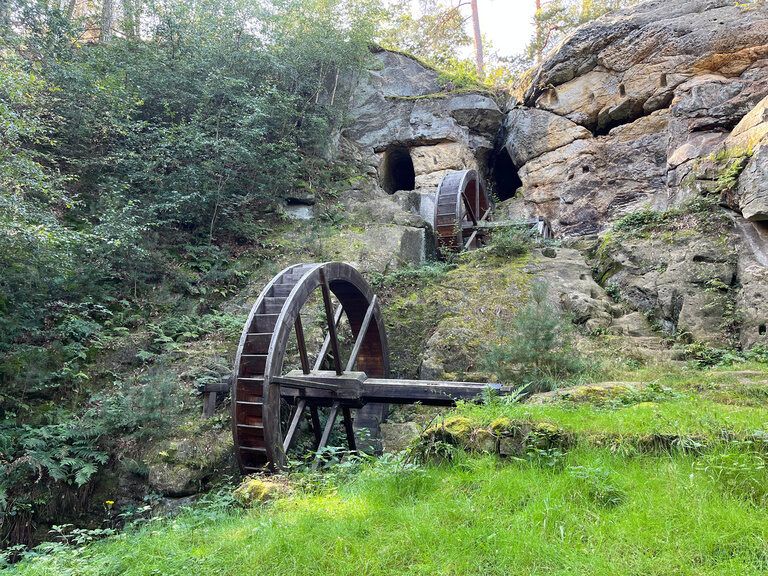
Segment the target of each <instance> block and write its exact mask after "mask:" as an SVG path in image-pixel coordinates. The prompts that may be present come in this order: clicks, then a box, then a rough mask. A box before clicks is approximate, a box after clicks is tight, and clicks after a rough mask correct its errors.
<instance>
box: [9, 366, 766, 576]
mask: <svg viewBox="0 0 768 576" xmlns="http://www.w3.org/2000/svg"><path fill="white" fill-rule="evenodd" d="M711 374H713V373H704V372H701V373H700V374H699V375H698V376H696V377H695V378H693V379H687V377H679V376H675V377H670V378H667V379H665V380H662V384H663V386H662V387H661V388H658V387H657V391H656V392H654V394H656V397H654V398H652V399H651V400H648V399H647V398H646V397H637V398H636V400H637V401H636V402H632V401H626V402H625V401H624V400H622V401H620V402H612V403H610V404H608V405H604V404H603V405H595V404H592V403H589V402H586V403H585V402H579V403H577V402H568V401H560V402H556V403H553V404H549V405H544V406H528V405H518V404H513V405H504V404H498V405H496V404H493V405H489V406H480V407H476V406H468V405H465V406H461V407H459V409H458V412H459V414H460V415H462V416H467V417H469V418H470V419H472V421H473V422H475V423H477V424H478V425H487V424H488V423H489V422H490V421H492V419H494V418H497V417H499V416H502V415H503V416H507V417H510V418H514V419H518V420H525V419H529V420H531V421H539V420H546V421H548V422H552V423H554V424H556V425H557V426H558V427H560V428H562V429H565V430H568V431H570V432H571V433H573V435H574V436H575V438H576V442H575V443H574V444H573V446H572V447H571V449H569V450H567V451H566V452H565V453H560V452H552V453H550V454H547V455H545V456H546V457H541V455H540V454H538V455H537V454H534V455H532V457H530V458H506V459H502V458H499V457H498V456H492V455H482V454H468V453H465V452H463V451H457V452H456V454H455V456H454V458H453V460H451V461H444V462H442V463H432V464H425V465H416V464H413V463H408V462H405V463H404V462H403V461H402V460H396V459H385V460H382V461H378V462H372V463H367V464H364V465H361V466H359V467H355V466H352V465H345V464H340V465H338V466H337V467H336V469H335V470H333V471H332V472H331V473H326V474H325V475H319V476H306V475H300V474H299V475H295V476H294V477H293V479H291V478H289V479H288V480H289V481H290V482H292V484H293V492H292V494H291V495H290V496H287V497H282V498H279V499H277V500H275V501H273V502H272V503H269V504H265V505H261V506H260V507H257V508H254V509H251V510H242V509H239V508H236V507H232V506H223V505H221V504H222V502H221V501H217V500H216V499H213V503H214V504H208V505H207V506H200V507H197V508H193V509H189V510H187V511H186V512H184V513H182V514H181V515H180V516H177V517H176V518H174V519H169V520H163V521H159V522H155V523H151V524H149V525H146V526H143V527H139V528H134V529H131V530H129V531H127V532H125V533H123V534H120V535H117V536H115V537H111V538H108V539H105V540H102V541H100V542H95V543H92V544H90V545H87V546H84V547H81V548H67V549H65V550H63V551H60V552H57V553H55V554H53V555H48V556H44V557H40V558H36V559H32V560H28V561H26V562H22V563H20V564H17V565H15V566H12V567H10V568H9V569H8V570H9V573H10V574H19V575H25V576H31V575H42V574H46V575H49V574H50V575H57V576H59V575H62V576H63V575H67V574H73V575H75V574H76V575H92V574H93V575H96V574H99V575H117V574H126V575H128V574H130V575H150V574H162V575H176V574H178V575H184V576H190V575H192V574H201V575H202V574H205V575H209V574H210V575H212V574H222V575H232V576H235V575H252V574H259V575H275V576H277V575H280V576H283V575H285V576H288V575H297V576H298V575H313V576H318V575H329V576H330V575H334V576H337V575H338V576H340V575H350V576H365V575H380V574H383V575H400V574H414V575H424V576H426V575H429V576H435V575H456V576H471V575H511V574H521V575H522V574H525V575H531V574H542V575H545V574H546V575H558V574H562V575H566V574H568V575H572V574H595V575H598V574H600V575H602V574H605V575H610V576H616V575H630V574H637V575H649V574H659V575H665V576H666V575H671V574H681V575H682V574H702V575H704V574H706V575H714V574H734V575H737V574H738V575H747V574H765V573H766V571H768V472H767V471H766V462H767V461H768V456H766V453H767V451H766V445H765V444H764V443H763V442H761V441H759V440H755V438H759V437H760V434H761V432H760V431H762V433H764V432H765V431H766V429H768V409H767V408H766V406H765V405H764V404H763V403H764V402H765V400H761V399H760V394H749V393H748V394H746V396H745V395H744V394H743V391H744V389H745V386H746V388H749V387H750V386H752V385H754V386H758V385H759V384H757V383H754V382H752V380H755V379H754V378H753V379H750V378H747V380H749V381H748V382H746V384H745V382H744V378H742V377H741V376H738V377H736V376H733V375H727V374H724V375H722V377H716V378H714V384H712V385H711V386H710V385H707V387H706V388H707V390H710V391H716V392H717V394H716V395H715V396H710V395H709V394H708V393H704V392H702V391H701V390H698V391H697V390H696V389H695V388H696V386H698V384H697V382H699V381H701V380H702V379H704V380H706V379H710V380H712V378H711ZM748 376H749V375H748ZM667 385H669V387H670V388H671V390H665V389H664V388H667V387H668V386H667ZM736 388H738V390H739V391H738V392H737V393H734V395H732V396H730V397H731V398H732V399H734V401H733V402H732V403H727V399H728V398H729V396H728V394H727V391H728V390H729V389H734V390H735V389H736ZM723 391H725V392H723ZM744 398H746V399H747V400H748V401H746V400H745V401H742V400H743V399H744ZM755 398H757V400H755ZM723 430H730V431H732V432H734V434H733V435H732V436H731V437H730V438H729V437H728V435H725V436H723V434H721V432H722V431H723ZM670 431H672V432H675V433H678V434H682V433H685V434H690V435H694V436H704V435H709V436H712V437H713V438H714V437H715V436H717V440H716V441H715V440H713V442H712V443H711V444H710V445H708V446H707V447H706V448H704V449H701V450H693V451H689V450H669V451H664V450H660V451H655V452H648V453H641V452H638V453H627V452H623V451H617V450H615V449H614V448H613V447H611V446H608V445H601V444H600V443H599V442H595V441H594V440H595V438H597V437H599V436H600V435H601V434H602V435H607V436H611V435H615V434H625V433H626V434H656V433H669V432H670ZM739 438H741V439H739ZM217 502H218V504H219V505H216V503H217Z"/></svg>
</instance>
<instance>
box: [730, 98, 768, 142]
mask: <svg viewBox="0 0 768 576" xmlns="http://www.w3.org/2000/svg"><path fill="white" fill-rule="evenodd" d="M766 140H768V96H767V97H765V98H763V99H762V100H761V101H760V102H759V103H758V104H757V106H755V107H754V108H753V109H752V110H751V111H750V112H749V113H748V114H747V115H746V116H744V118H742V119H741V121H740V122H739V123H738V124H737V125H736V127H735V128H734V129H733V131H731V134H730V135H729V136H728V139H727V140H726V143H725V144H726V146H727V147H728V148H729V149H733V148H748V147H750V146H752V147H755V148H757V147H759V146H760V145H761V144H763V143H764V141H766Z"/></svg>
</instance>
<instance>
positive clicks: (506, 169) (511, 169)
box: [491, 148, 523, 202]
mask: <svg viewBox="0 0 768 576" xmlns="http://www.w3.org/2000/svg"><path fill="white" fill-rule="evenodd" d="M522 185H523V183H522V182H521V181H520V177H519V176H518V175H517V167H516V166H515V165H514V163H513V162H512V158H510V157H509V153H508V152H507V151H506V150H505V149H504V148H502V149H501V150H499V151H498V152H497V153H496V154H495V155H494V157H493V159H492V160H491V187H492V194H493V195H494V196H495V198H496V201H497V202H503V201H504V200H509V199H510V198H514V197H515V194H516V193H517V189H518V188H520V186H522Z"/></svg>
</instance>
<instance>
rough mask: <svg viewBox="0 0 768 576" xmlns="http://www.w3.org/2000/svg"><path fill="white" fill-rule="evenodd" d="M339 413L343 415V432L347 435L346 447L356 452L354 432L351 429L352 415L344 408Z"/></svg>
mask: <svg viewBox="0 0 768 576" xmlns="http://www.w3.org/2000/svg"><path fill="white" fill-rule="evenodd" d="M341 412H342V414H343V415H344V431H345V432H346V433H347V446H349V449H350V450H353V451H354V450H357V446H356V445H355V430H354V428H353V427H352V414H351V413H350V411H349V408H347V407H346V406H344V407H343V408H342V409H341Z"/></svg>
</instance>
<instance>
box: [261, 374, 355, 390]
mask: <svg viewBox="0 0 768 576" xmlns="http://www.w3.org/2000/svg"><path fill="white" fill-rule="evenodd" d="M270 382H272V383H273V384H280V386H285V387H286V388H299V389H303V388H316V389H318V390H331V391H336V390H338V389H339V388H340V387H341V386H339V385H338V384H331V383H328V382H322V381H320V380H311V379H309V378H290V377H286V376H275V377H273V378H271V379H270Z"/></svg>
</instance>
